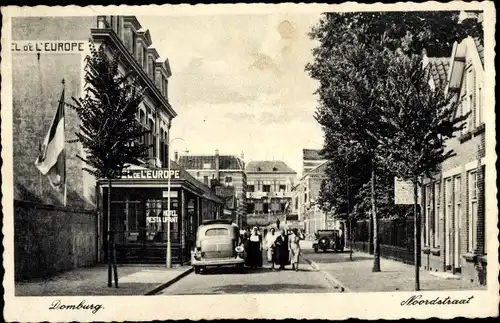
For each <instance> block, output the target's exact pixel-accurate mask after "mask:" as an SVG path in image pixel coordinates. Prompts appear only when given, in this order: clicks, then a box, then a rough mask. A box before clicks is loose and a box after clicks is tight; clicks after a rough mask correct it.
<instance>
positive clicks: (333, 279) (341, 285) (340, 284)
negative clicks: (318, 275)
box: [300, 254, 351, 293]
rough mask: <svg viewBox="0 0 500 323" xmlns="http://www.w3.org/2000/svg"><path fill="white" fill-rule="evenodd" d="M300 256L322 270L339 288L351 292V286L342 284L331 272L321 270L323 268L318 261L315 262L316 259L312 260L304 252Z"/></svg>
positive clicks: (316, 268)
mask: <svg viewBox="0 0 500 323" xmlns="http://www.w3.org/2000/svg"><path fill="white" fill-rule="evenodd" d="M300 257H301V258H302V259H304V260H305V261H306V262H307V263H308V264H309V265H310V266H311V267H313V268H314V269H315V270H318V271H321V272H322V273H323V274H324V275H325V276H326V278H327V279H328V280H330V281H331V282H333V283H334V284H335V285H337V288H339V289H340V291H341V292H347V293H351V290H350V289H349V288H347V287H346V286H345V285H344V284H342V283H341V282H340V281H339V280H338V279H337V278H335V277H333V276H332V275H331V274H330V273H328V272H326V271H324V270H321V268H320V267H319V265H318V264H317V263H315V262H314V261H312V260H311V259H309V258H307V257H306V256H304V255H302V254H300Z"/></svg>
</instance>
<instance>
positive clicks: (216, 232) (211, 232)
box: [205, 228, 229, 237]
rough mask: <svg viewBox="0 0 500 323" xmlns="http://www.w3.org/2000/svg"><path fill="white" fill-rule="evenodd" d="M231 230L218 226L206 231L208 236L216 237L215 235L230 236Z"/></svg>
mask: <svg viewBox="0 0 500 323" xmlns="http://www.w3.org/2000/svg"><path fill="white" fill-rule="evenodd" d="M228 235H229V230H228V229H226V228H216V229H208V230H207V231H205V236H207V237H215V236H218V237H219V236H228Z"/></svg>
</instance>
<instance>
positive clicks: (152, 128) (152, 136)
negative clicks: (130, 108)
mask: <svg viewBox="0 0 500 323" xmlns="http://www.w3.org/2000/svg"><path fill="white" fill-rule="evenodd" d="M149 130H150V131H151V132H150V133H149V143H148V144H149V145H151V147H150V148H149V157H154V156H155V147H154V144H155V140H156V137H155V124H154V121H153V120H152V119H149Z"/></svg>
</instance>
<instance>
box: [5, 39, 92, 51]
mask: <svg viewBox="0 0 500 323" xmlns="http://www.w3.org/2000/svg"><path fill="white" fill-rule="evenodd" d="M85 44H88V41H87V42H85V41H16V42H12V44H11V50H12V51H13V52H21V53H26V52H28V53H29V52H36V53H41V52H45V53H81V52H84V51H86V50H87V49H88V46H86V45H85Z"/></svg>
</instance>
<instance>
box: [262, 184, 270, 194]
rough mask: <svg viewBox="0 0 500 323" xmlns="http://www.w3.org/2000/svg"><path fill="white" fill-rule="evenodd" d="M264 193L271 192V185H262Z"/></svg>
mask: <svg viewBox="0 0 500 323" xmlns="http://www.w3.org/2000/svg"><path fill="white" fill-rule="evenodd" d="M262 191H263V192H267V193H269V192H271V185H262Z"/></svg>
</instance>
